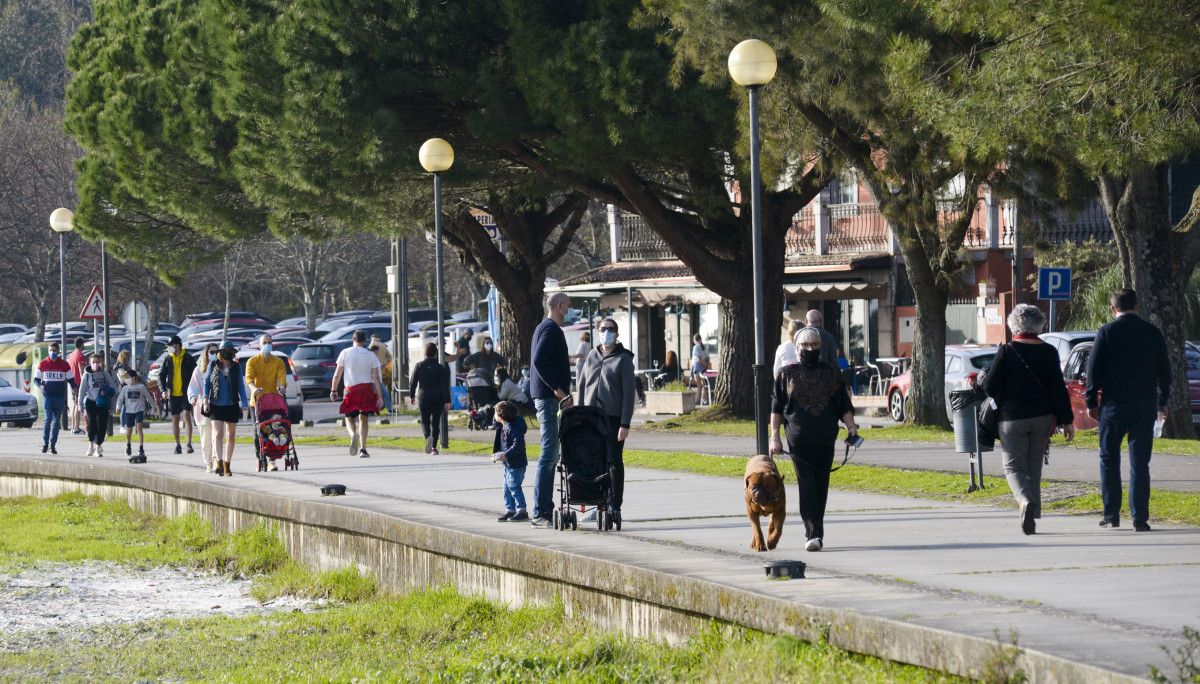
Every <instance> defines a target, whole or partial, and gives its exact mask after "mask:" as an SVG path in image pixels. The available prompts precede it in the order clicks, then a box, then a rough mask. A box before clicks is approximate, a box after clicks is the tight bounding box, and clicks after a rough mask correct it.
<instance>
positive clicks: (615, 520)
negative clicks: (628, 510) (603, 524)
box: [612, 512, 621, 532]
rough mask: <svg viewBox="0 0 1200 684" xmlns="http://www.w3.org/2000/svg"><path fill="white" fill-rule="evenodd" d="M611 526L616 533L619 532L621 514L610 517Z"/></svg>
mask: <svg viewBox="0 0 1200 684" xmlns="http://www.w3.org/2000/svg"><path fill="white" fill-rule="evenodd" d="M612 526H613V527H615V528H617V531H618V532H620V531H621V514H620V513H619V512H618V513H617V514H616V515H614V516H612Z"/></svg>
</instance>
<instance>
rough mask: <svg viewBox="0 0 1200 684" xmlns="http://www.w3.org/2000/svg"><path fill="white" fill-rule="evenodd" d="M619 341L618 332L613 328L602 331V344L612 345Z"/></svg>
mask: <svg viewBox="0 0 1200 684" xmlns="http://www.w3.org/2000/svg"><path fill="white" fill-rule="evenodd" d="M616 343H617V334H616V333H615V332H613V331H611V330H605V331H603V332H601V333H600V344H602V345H604V346H606V347H611V346H613V345H614V344H616Z"/></svg>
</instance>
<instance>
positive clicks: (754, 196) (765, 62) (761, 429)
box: [728, 38, 778, 454]
mask: <svg viewBox="0 0 1200 684" xmlns="http://www.w3.org/2000/svg"><path fill="white" fill-rule="evenodd" d="M728 65H729V75H730V77H732V78H733V80H734V82H736V83H737V84H738V85H740V86H744V87H745V88H746V89H747V90H749V91H750V224H751V238H750V239H751V254H752V262H753V269H754V276H753V280H754V428H755V429H754V436H755V441H756V447H757V449H758V450H757V452H756V453H759V454H766V453H768V449H769V447H768V444H767V411H768V408H767V391H768V388H769V386H770V378H769V377H768V376H767V347H766V331H765V329H764V327H765V326H764V321H763V262H762V179H761V178H760V163H759V147H760V141H759V138H758V91H759V88H761V87H762V86H764V85H766V84H767V83H769V82H770V81H771V79H772V78H774V77H775V70H776V68H777V67H778V62H776V60H775V50H773V49H772V48H771V46H770V45H767V44H766V43H764V42H763V41H761V40H757V39H754V38H752V39H750V40H743V41H742V42H740V43H738V44H737V46H735V47H734V48H733V51H732V52H730V53H729V63H728Z"/></svg>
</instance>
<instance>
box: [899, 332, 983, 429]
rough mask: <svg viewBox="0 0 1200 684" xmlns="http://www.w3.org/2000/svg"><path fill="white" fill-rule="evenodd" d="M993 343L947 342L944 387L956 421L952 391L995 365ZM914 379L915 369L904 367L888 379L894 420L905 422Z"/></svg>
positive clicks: (949, 415)
mask: <svg viewBox="0 0 1200 684" xmlns="http://www.w3.org/2000/svg"><path fill="white" fill-rule="evenodd" d="M997 349H998V347H996V346H994V345H982V344H948V345H946V369H945V370H946V374H945V379H944V389H943V391H944V392H945V397H946V419H947V420H950V421H953V420H954V416H953V411H952V410H951V408H950V393H951V392H953V391H954V390H960V389H967V388H969V387H970V386H971V382H972V381H973V380H974V379H975V376H976V375H978V374H979V371H981V370H983V369H985V368H987V367H988V366H990V365H992V359H994V358H996V350H997ZM911 380H912V371H904V372H903V373H901V374H900V375H897V376H896V377H894V378H892V380H891V382H890V383H888V388H887V398H888V413H889V414H891V416H892V420H894V421H896V422H898V423H900V422H904V415H905V413H906V412H907V407H908V388H909V383H910V382H911Z"/></svg>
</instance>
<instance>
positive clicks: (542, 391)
mask: <svg viewBox="0 0 1200 684" xmlns="http://www.w3.org/2000/svg"><path fill="white" fill-rule="evenodd" d="M570 307H571V298H570V296H568V295H567V294H566V293H563V292H555V293H554V294H552V295H550V296H549V297H547V298H546V318H545V319H544V320H542V322H541V323H539V324H538V327H537V328H534V330H533V340H531V341H530V344H529V347H530V351H529V358H530V361H531V363H530V371H529V396H531V397H533V403H534V406H535V407H536V410H537V419H538V425H539V430H540V432H541V444H542V454H541V456H539V457H538V462H537V470H536V471H535V477H534V481H533V500H534V501H533V519H531V520H530V521H529V524H530V525H532V526H534V527H544V528H549V527H550V526H551V524H552V523H553V520H554V519H553V518H552V517H551V514H552V512H553V511H554V468H555V466H557V465H558V410H559V408H560V406H561V407H562V408H566V407H567V406H570V405H571V362H570V360H568V358H567V337H566V335H564V334H563V331H562V325H563V321H564V320H566V317H567V310H568V309H570Z"/></svg>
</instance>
